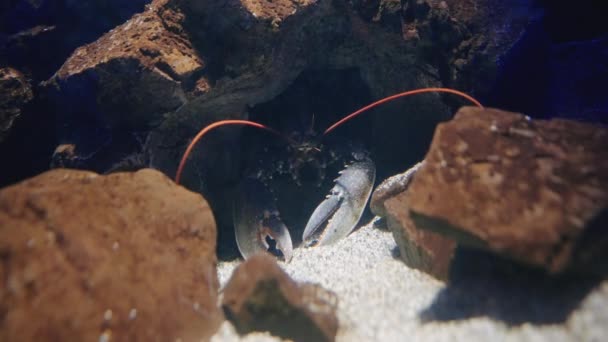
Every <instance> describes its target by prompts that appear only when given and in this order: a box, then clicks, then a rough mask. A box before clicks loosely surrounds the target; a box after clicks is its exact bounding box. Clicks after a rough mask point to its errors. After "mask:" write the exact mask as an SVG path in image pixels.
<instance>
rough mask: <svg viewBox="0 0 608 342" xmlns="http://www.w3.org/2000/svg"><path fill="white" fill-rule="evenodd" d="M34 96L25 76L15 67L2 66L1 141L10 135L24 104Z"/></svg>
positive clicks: (0, 76) (0, 75)
mask: <svg viewBox="0 0 608 342" xmlns="http://www.w3.org/2000/svg"><path fill="white" fill-rule="evenodd" d="M33 97H34V95H33V93H32V88H31V87H30V85H29V83H28V82H27V80H26V79H25V77H24V76H23V75H22V74H21V73H20V72H19V71H17V70H15V69H13V68H0V143H1V142H2V141H3V140H4V139H5V138H6V137H7V136H8V134H9V133H10V129H11V127H13V123H14V121H15V120H16V119H17V118H18V117H19V116H20V115H21V112H22V110H23V106H24V105H25V104H26V103H28V102H30V101H31V100H32V98H33Z"/></svg>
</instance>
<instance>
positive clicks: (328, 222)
mask: <svg viewBox="0 0 608 342" xmlns="http://www.w3.org/2000/svg"><path fill="white" fill-rule="evenodd" d="M375 178H376V166H375V165H374V163H373V162H372V161H371V159H369V158H367V157H365V158H363V159H362V160H358V161H355V162H353V163H352V164H350V165H349V166H348V167H347V168H346V169H344V170H342V171H341V172H340V176H339V177H338V178H337V179H336V180H335V185H334V187H333V188H332V189H331V191H330V193H329V195H327V197H326V198H325V200H324V201H323V202H321V204H319V206H318V207H317V208H316V209H315V210H314V212H313V213H312V216H311V217H310V219H309V220H308V223H307V224H306V228H304V234H303V235H302V241H303V243H304V245H305V246H307V247H310V246H320V245H329V244H332V243H334V242H336V241H338V240H340V239H342V238H344V237H346V236H347V235H348V234H349V233H350V232H351V231H352V230H353V229H354V228H355V226H356V225H357V223H358V222H359V219H360V218H361V215H362V214H363V210H364V209H365V205H366V204H367V201H368V199H369V196H370V194H371V193H372V188H373V186H374V180H375Z"/></svg>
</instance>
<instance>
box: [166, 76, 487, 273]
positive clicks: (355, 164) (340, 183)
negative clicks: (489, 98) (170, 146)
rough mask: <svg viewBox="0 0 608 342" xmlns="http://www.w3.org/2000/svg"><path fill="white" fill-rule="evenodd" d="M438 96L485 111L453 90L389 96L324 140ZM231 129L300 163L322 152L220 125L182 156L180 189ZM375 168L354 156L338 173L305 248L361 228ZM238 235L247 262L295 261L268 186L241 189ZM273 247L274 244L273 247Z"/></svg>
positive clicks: (251, 181) (311, 222)
mask: <svg viewBox="0 0 608 342" xmlns="http://www.w3.org/2000/svg"><path fill="white" fill-rule="evenodd" d="M430 92H440V93H448V94H453V95H457V96H460V97H462V98H464V99H466V100H468V101H469V102H471V103H473V104H474V105H476V106H478V107H480V108H483V106H482V105H481V103H480V102H479V101H477V100H476V99H475V98H473V97H471V96H470V95H467V94H465V93H463V92H460V91H458V90H454V89H450V88H421V89H415V90H410V91H406V92H402V93H398V94H395V95H391V96H388V97H385V98H383V99H380V100H378V101H375V102H373V103H371V104H369V105H367V106H364V107H362V108H360V109H358V110H357V111H355V112H353V113H351V114H349V115H347V116H345V117H344V118H342V119H340V120H338V121H337V122H336V123H334V124H333V125H331V126H329V127H328V128H327V129H325V131H324V132H323V134H322V137H324V136H326V135H327V134H329V133H330V132H332V131H334V130H335V129H336V128H338V127H339V126H341V125H343V124H344V123H345V122H347V121H349V120H352V119H353V118H355V117H357V116H358V115H360V114H362V113H364V112H366V111H368V110H370V109H372V108H374V107H376V106H380V105H382V104H384V103H387V102H390V101H393V100H396V99H399V98H402V97H406V96H411V95H416V94H422V93H430ZM227 125H243V126H251V127H255V128H258V129H261V130H265V131H267V132H270V133H272V134H274V135H276V136H278V137H280V138H281V139H284V140H285V141H287V143H288V144H290V146H292V150H293V151H294V152H295V153H299V154H300V155H299V157H298V158H299V159H298V160H304V161H309V160H312V159H311V157H309V156H310V155H312V154H314V153H315V152H318V151H320V148H319V146H317V144H315V143H314V142H312V141H311V140H306V139H304V140H301V139H294V138H292V137H289V136H286V135H284V134H282V133H280V132H279V131H277V130H275V129H273V128H271V127H268V126H265V125H263V124H260V123H257V122H254V121H250V120H220V121H217V122H214V123H211V124H210V125H208V126H206V127H204V128H202V129H201V130H200V131H199V132H198V134H196V136H194V138H193V139H192V141H191V142H190V144H189V145H188V147H187V148H186V151H185V152H184V154H183V156H182V158H181V160H180V163H179V166H178V168H177V172H176V175H175V183H177V184H179V183H180V178H181V174H182V172H183V170H184V167H185V165H186V161H187V160H188V156H190V154H191V153H192V151H193V149H194V147H195V145H196V144H197V143H198V142H199V141H200V140H201V138H202V137H203V136H204V135H205V134H207V133H208V132H209V131H211V130H214V129H216V128H218V127H222V126H227ZM298 169H299V166H298V164H296V166H295V167H294V168H292V169H291V170H290V171H291V172H292V173H294V175H293V177H294V179H297V172H298ZM375 175H376V167H375V165H374V162H373V161H372V160H371V158H369V156H367V155H366V154H365V153H353V158H352V161H351V162H350V163H349V164H348V165H346V168H345V169H344V170H342V171H340V172H339V176H338V178H336V179H335V180H334V186H333V187H332V189H331V190H330V192H329V194H328V195H327V196H326V198H325V199H324V200H323V201H322V202H321V203H320V204H319V205H318V206H317V207H316V208H315V210H314V211H313V213H312V215H311V216H310V218H309V219H308V222H307V224H306V226H305V228H304V231H303V234H302V244H303V245H304V246H306V247H314V246H324V245H330V244H332V243H335V242H336V241H339V240H340V239H342V238H344V237H346V236H347V235H348V234H350V232H352V231H353V230H354V228H355V227H356V226H357V224H358V222H359V220H360V218H361V216H362V214H363V211H364V209H365V207H366V205H367V202H368V200H369V197H370V195H371V193H372V189H373V185H374V182H375ZM233 223H234V231H235V237H236V242H237V246H238V249H239V251H240V253H241V255H242V256H243V257H244V258H245V259H247V258H249V257H250V256H252V255H254V254H256V253H259V252H269V251H270V250H271V249H276V251H278V252H280V254H279V253H276V254H279V255H282V257H283V258H284V259H285V260H286V261H289V260H291V258H292V255H293V243H292V238H291V235H290V232H289V229H288V228H287V227H286V225H285V224H284V223H283V220H282V219H281V216H280V213H279V210H278V209H277V206H276V204H275V203H274V199H273V196H272V193H271V192H270V190H269V189H268V188H267V186H266V184H264V183H263V182H261V181H259V180H257V179H255V177H246V178H245V179H244V180H243V181H242V182H241V184H240V187H239V191H238V195H237V196H236V198H235V201H234V212H233ZM269 242H273V245H272V246H271V244H270V243H269Z"/></svg>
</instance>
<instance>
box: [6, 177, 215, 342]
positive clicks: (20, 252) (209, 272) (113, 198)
mask: <svg viewBox="0 0 608 342" xmlns="http://www.w3.org/2000/svg"><path fill="white" fill-rule="evenodd" d="M215 239H216V231H215V222H214V219H213V216H212V214H211V211H210V209H209V206H208V205H207V203H206V202H205V200H204V199H202V198H201V196H200V195H198V194H195V193H191V192H188V191H186V190H184V189H183V188H181V187H177V186H175V185H174V184H173V183H172V182H171V181H170V180H169V179H168V178H166V177H165V176H164V175H162V174H161V173H159V172H157V171H153V170H150V169H147V170H142V171H139V172H137V173H117V174H113V175H110V176H99V175H97V174H95V173H91V172H82V171H72V170H65V169H57V170H53V171H49V172H47V173H44V174H41V175H40V176H37V177H35V178H32V179H29V180H27V181H24V182H22V183H19V184H17V185H14V186H11V187H7V188H5V189H2V190H1V191H0V260H1V261H2V263H1V264H0V275H1V276H2V278H1V279H3V280H2V282H0V299H1V301H0V313H1V315H0V317H1V320H0V340H2V341H17V340H19V341H40V340H45V341H175V340H177V339H181V340H183V341H194V340H196V341H198V340H200V339H207V338H209V336H210V335H211V334H213V333H214V332H215V330H216V329H217V327H218V326H219V324H220V322H221V313H220V312H219V309H218V308H217V306H216V300H217V290H218V286H219V285H218V281H217V276H216V257H215Z"/></svg>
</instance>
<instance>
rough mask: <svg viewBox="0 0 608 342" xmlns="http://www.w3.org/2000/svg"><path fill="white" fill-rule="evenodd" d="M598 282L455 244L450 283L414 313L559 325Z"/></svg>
mask: <svg viewBox="0 0 608 342" xmlns="http://www.w3.org/2000/svg"><path fill="white" fill-rule="evenodd" d="M600 281H601V278H600V277H595V278H591V277H584V276H577V275H567V276H565V275H564V276H551V275H548V274H547V273H546V272H544V271H543V270H541V269H533V268H530V267H526V266H522V265H521V264H518V263H516V262H514V261H511V260H506V259H503V258H500V257H498V256H496V255H492V254H490V253H488V252H483V251H476V250H470V249H464V248H460V249H458V250H457V252H456V255H455V258H454V260H453V264H452V267H451V269H450V283H449V284H448V285H447V286H446V287H445V288H444V289H443V290H441V291H440V292H439V293H438V294H437V296H436V297H435V300H434V301H433V303H432V304H431V305H430V306H429V307H428V308H426V309H424V310H423V311H422V312H421V313H420V314H419V316H420V319H421V320H422V321H423V322H432V321H457V320H466V319H469V318H473V317H480V316H487V317H490V318H492V319H496V320H500V321H503V322H504V323H506V324H509V325H520V324H523V323H532V324H538V325H544V324H555V323H563V322H564V321H566V320H567V319H568V317H569V315H570V313H572V311H573V310H575V309H576V308H577V307H578V306H579V305H580V303H581V301H582V300H583V299H584V298H585V297H586V296H587V295H588V294H589V293H590V292H591V291H592V290H593V289H594V288H595V287H596V286H597V285H599V283H600Z"/></svg>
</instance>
